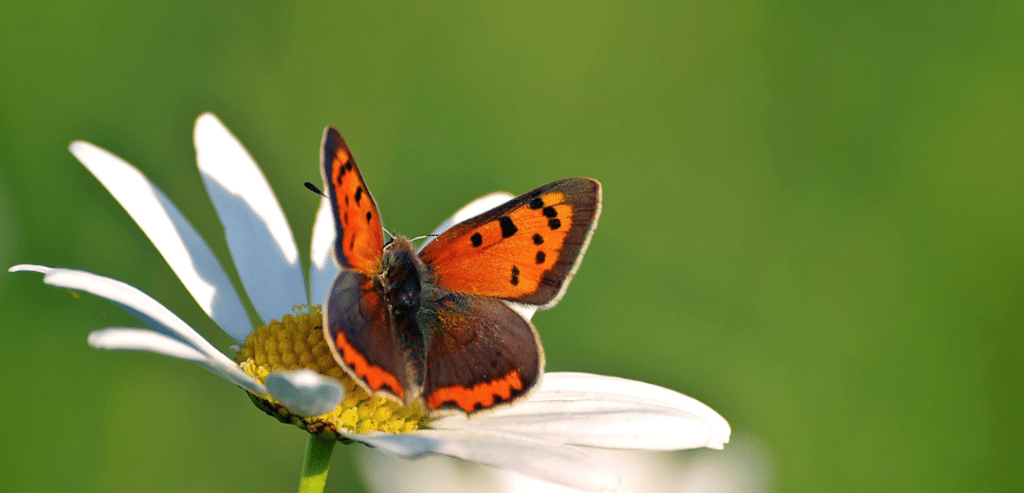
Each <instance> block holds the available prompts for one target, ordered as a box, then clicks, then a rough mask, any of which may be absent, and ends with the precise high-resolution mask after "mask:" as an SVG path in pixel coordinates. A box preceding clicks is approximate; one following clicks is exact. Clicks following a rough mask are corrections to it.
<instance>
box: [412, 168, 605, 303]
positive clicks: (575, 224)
mask: <svg viewBox="0 0 1024 493" xmlns="http://www.w3.org/2000/svg"><path fill="white" fill-rule="evenodd" d="M600 212H601V184H600V183H599V182H598V181H597V180H594V179H591V178H566V179H564V180H559V181H556V182H553V183H549V184H547V185H544V186H542V187H540V188H537V189H535V190H533V191H531V192H528V193H525V194H523V195H520V196H519V197H516V198H515V199H512V200H511V201H509V202H507V203H505V204H503V205H501V206H498V207H496V208H494V209H492V210H490V211H488V212H485V213H483V214H481V215H479V216H476V217H474V218H471V219H468V220H466V221H464V222H462V223H459V224H457V225H455V226H453V227H452V228H451V229H449V230H447V231H445V232H444V233H442V234H441V235H440V236H438V237H437V238H436V239H435V240H434V241H432V242H431V243H429V244H428V245H427V246H426V247H425V248H424V249H423V251H422V252H421V253H420V257H421V258H422V259H423V261H424V262H425V263H426V264H427V265H428V266H430V267H431V268H432V269H433V271H434V274H435V275H436V282H437V284H438V285H440V286H442V287H444V288H446V289H449V290H452V291H459V292H464V293H471V294H475V295H482V296H490V297H495V298H502V299H506V300H512V301H517V302H521V303H527V304H532V305H540V306H542V307H550V306H552V305H554V304H555V303H556V302H557V301H558V299H559V298H560V297H561V295H562V294H563V293H564V292H565V288H566V287H567V286H568V284H569V281H570V280H571V278H572V276H573V274H574V273H575V270H576V267H577V266H578V265H579V261H580V259H581V258H582V256H583V253H584V251H585V250H586V248H587V244H588V243H589V241H590V236H591V234H592V233H593V231H594V227H595V226H596V225H597V218H598V216H599V215H600Z"/></svg>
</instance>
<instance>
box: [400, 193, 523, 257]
mask: <svg viewBox="0 0 1024 493" xmlns="http://www.w3.org/2000/svg"><path fill="white" fill-rule="evenodd" d="M515 197H516V196H515V195H512V194H510V193H508V192H494V193H489V194H487V195H484V196H483V197H480V198H478V199H476V200H473V201H472V202H470V203H468V204H466V205H464V206H462V208H461V209H459V210H457V211H455V214H452V217H449V218H448V219H445V220H444V222H442V223H441V225H440V226H438V227H437V228H436V229H434V232H433V233H431V235H432V236H430V237H428V238H427V240H426V241H424V242H423V244H422V245H420V250H423V247H425V246H427V244H428V243H430V242H431V241H433V240H434V236H437V235H439V234H441V233H444V232H445V231H447V230H448V228H451V227H452V226H455V225H456V224H459V223H461V222H462V221H465V220H466V219H469V218H471V217H476V216H479V215H480V214H483V213H485V212H487V211H489V210H491V209H493V208H495V207H498V206H499V205H501V204H504V203H505V202H508V201H509V200H512V199H514V198H515Z"/></svg>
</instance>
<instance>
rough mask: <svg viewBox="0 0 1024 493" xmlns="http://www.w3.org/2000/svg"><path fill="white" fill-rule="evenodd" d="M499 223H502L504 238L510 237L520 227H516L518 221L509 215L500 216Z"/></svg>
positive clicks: (502, 235)
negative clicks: (515, 221)
mask: <svg viewBox="0 0 1024 493" xmlns="http://www.w3.org/2000/svg"><path fill="white" fill-rule="evenodd" d="M498 224H500V225H501V237H502V238H508V237H509V236H512V235H514V234H516V231H519V228H517V227H516V223H514V222H512V219H510V218H509V217H508V216H501V217H499V218H498Z"/></svg>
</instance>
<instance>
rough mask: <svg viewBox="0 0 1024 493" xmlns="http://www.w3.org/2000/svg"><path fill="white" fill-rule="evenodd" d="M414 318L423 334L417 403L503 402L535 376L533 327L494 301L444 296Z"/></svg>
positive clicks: (470, 407) (465, 408)
mask: <svg viewBox="0 0 1024 493" xmlns="http://www.w3.org/2000/svg"><path fill="white" fill-rule="evenodd" d="M418 318H419V326H420V327H424V328H425V332H426V334H425V338H426V340H425V345H426V367H425V373H424V378H423V400H424V402H425V403H426V404H427V408H428V409H430V410H431V411H438V410H442V411H443V410H458V411H461V412H465V413H470V412H473V411H477V410H480V409H486V408H490V407H492V406H494V405H497V404H502V403H508V402H511V401H513V400H515V399H517V398H519V397H522V396H524V395H526V393H527V392H528V391H529V390H530V389H531V388H532V387H533V386H534V384H535V383H536V382H537V379H538V378H539V377H540V374H541V371H542V368H543V366H544V353H543V350H542V349H541V345H540V339H539V337H538V336H537V331H536V329H534V327H533V325H532V324H531V323H530V322H529V321H527V320H525V319H524V318H523V317H521V316H519V314H517V313H516V312H514V311H512V309H511V308H509V307H508V305H506V304H505V303H504V302H502V301H500V300H497V299H493V298H483V297H479V296H472V295H466V294H463V293H455V292H446V293H444V294H443V295H442V296H441V297H440V298H438V299H436V300H432V301H425V302H424V305H423V308H422V309H421V310H420V313H419V315H418Z"/></svg>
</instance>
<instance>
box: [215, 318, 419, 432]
mask: <svg viewBox="0 0 1024 493" xmlns="http://www.w3.org/2000/svg"><path fill="white" fill-rule="evenodd" d="M322 324H323V315H321V312H320V306H314V307H309V308H308V309H307V307H306V306H305V305H302V306H297V307H295V314H294V315H293V314H288V315H285V316H283V317H281V321H280V322H278V321H277V320H271V321H270V323H269V324H268V325H264V326H262V327H260V328H258V329H256V330H255V331H253V333H252V334H249V337H248V338H247V339H246V340H245V345H243V346H242V348H241V349H240V350H239V351H238V355H237V356H235V360H236V361H237V362H238V366H239V367H240V368H241V369H242V370H243V371H245V372H246V373H248V374H249V375H252V377H253V378H255V379H256V380H258V381H259V382H260V383H263V382H264V380H265V379H266V378H267V375H268V374H270V373H271V372H274V371H280V370H299V369H303V368H306V369H310V370H313V371H315V372H317V373H320V374H321V375H326V376H328V377H331V378H334V379H336V380H338V381H340V382H341V383H342V385H344V386H345V398H344V399H343V400H342V401H341V404H339V405H338V407H337V408H335V409H334V410H333V411H331V412H329V413H327V414H324V415H320V416H313V417H303V416H299V415H297V414H294V413H292V412H291V411H289V410H288V409H287V408H285V407H284V406H282V405H281V403H279V402H278V401H277V400H275V399H274V398H273V397H270V396H258V395H252V394H250V397H252V399H253V402H254V403H256V405H257V407H259V408H260V409H262V410H264V411H265V412H266V413H267V414H270V415H271V416H274V417H276V418H277V419H279V420H281V421H282V422H285V423H292V424H295V425H298V426H299V427H301V428H304V429H306V430H307V431H309V432H310V433H329V434H333V435H335V436H336V437H340V435H339V433H338V431H339V430H345V431H348V432H351V433H365V432H368V431H383V432H387V433H402V432H406V431H412V430H416V429H419V428H420V427H422V426H423V423H424V422H425V420H426V415H425V413H423V411H422V410H421V409H420V406H419V405H418V404H413V405H411V406H403V405H402V404H399V403H397V402H394V401H392V400H390V399H387V398H384V397H380V396H372V395H370V394H368V393H367V392H366V391H365V390H363V388H362V387H360V386H359V385H357V384H356V383H355V381H353V380H352V378H351V377H349V376H348V373H345V370H343V369H342V368H341V366H338V363H337V362H336V361H334V356H333V355H332V354H331V350H330V349H329V348H328V347H327V341H326V340H325V339H324V335H323V329H322Z"/></svg>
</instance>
